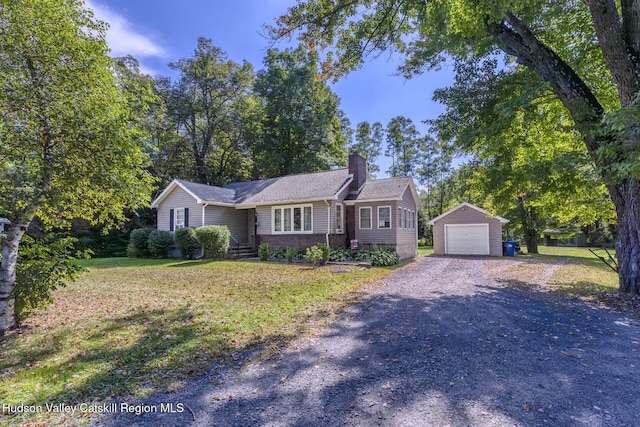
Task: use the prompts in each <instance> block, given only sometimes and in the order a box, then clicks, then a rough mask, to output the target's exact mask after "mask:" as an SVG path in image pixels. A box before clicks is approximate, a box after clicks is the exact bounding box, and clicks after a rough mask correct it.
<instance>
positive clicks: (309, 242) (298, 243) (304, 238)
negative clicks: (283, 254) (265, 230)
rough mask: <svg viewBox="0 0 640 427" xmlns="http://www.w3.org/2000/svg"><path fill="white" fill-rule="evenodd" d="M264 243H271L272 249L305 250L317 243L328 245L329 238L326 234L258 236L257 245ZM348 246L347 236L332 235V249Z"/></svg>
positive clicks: (330, 243) (330, 244)
mask: <svg viewBox="0 0 640 427" xmlns="http://www.w3.org/2000/svg"><path fill="white" fill-rule="evenodd" d="M262 242H267V243H269V246H270V247H271V249H278V248H299V249H305V248H308V247H310V246H314V245H315V244H317V243H326V242H327V237H326V235H325V234H293V235H268V234H263V235H258V236H256V243H257V244H258V245H259V244H260V243H262ZM346 245H347V236H346V234H330V235H329V246H331V247H332V248H343V247H346Z"/></svg>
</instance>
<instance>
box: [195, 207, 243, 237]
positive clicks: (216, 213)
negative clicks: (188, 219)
mask: <svg viewBox="0 0 640 427" xmlns="http://www.w3.org/2000/svg"><path fill="white" fill-rule="evenodd" d="M204 218H205V225H226V226H227V227H228V228H229V231H230V232H231V235H232V236H233V238H234V239H236V241H237V242H238V243H248V242H249V233H248V228H247V222H248V216H247V210H246V209H235V208H231V207H226V206H206V207H205V217H204ZM189 224H190V225H193V226H196V227H199V226H201V225H202V224H201V223H200V224H191V223H189ZM231 243H232V244H233V243H235V242H234V241H233V240H232V241H231Z"/></svg>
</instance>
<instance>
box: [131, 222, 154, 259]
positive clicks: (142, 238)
mask: <svg viewBox="0 0 640 427" xmlns="http://www.w3.org/2000/svg"><path fill="white" fill-rule="evenodd" d="M152 231H155V228H150V227H145V228H137V229H135V230H133V231H132V232H131V234H130V235H129V246H127V256H129V257H130V258H148V257H149V256H151V253H150V252H149V235H150V234H151V232H152Z"/></svg>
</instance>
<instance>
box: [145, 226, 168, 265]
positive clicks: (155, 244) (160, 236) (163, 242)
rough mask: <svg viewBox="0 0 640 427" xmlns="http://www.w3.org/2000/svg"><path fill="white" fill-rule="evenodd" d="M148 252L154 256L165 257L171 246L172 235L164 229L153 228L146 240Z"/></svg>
mask: <svg viewBox="0 0 640 427" xmlns="http://www.w3.org/2000/svg"><path fill="white" fill-rule="evenodd" d="M147 246H148V248H149V254H151V256H152V257H155V258H167V256H169V249H171V246H173V236H172V235H171V233H170V232H168V231H165V230H153V231H152V232H151V233H149V238H148V241H147Z"/></svg>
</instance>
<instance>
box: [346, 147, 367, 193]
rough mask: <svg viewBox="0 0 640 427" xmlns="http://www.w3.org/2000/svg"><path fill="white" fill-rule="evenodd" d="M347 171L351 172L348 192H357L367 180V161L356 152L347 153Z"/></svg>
mask: <svg viewBox="0 0 640 427" xmlns="http://www.w3.org/2000/svg"><path fill="white" fill-rule="evenodd" d="M349 173H350V174H353V181H351V183H350V184H349V192H350V193H357V192H358V190H359V189H360V188H361V187H362V185H363V184H364V182H365V181H366V180H367V161H366V160H365V159H364V157H362V156H361V155H360V153H358V152H354V153H351V154H349Z"/></svg>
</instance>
